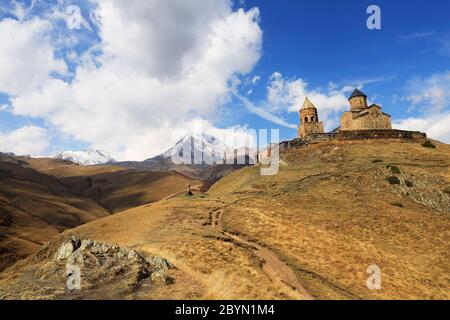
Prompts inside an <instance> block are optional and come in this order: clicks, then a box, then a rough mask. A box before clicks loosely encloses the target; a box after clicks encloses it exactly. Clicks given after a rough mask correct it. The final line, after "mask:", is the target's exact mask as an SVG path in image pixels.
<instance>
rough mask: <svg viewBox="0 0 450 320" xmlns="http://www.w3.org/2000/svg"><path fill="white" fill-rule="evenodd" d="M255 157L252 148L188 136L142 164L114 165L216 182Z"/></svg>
mask: <svg viewBox="0 0 450 320" xmlns="http://www.w3.org/2000/svg"><path fill="white" fill-rule="evenodd" d="M186 151H188V152H189V151H190V153H191V154H190V156H189V155H185V154H184V152H186ZM255 154H256V152H255V150H253V149H251V148H238V149H236V148H233V147H231V146H229V145H227V144H226V143H225V142H224V141H222V140H221V139H219V138H218V137H215V136H213V135H210V134H206V133H202V134H189V135H186V136H184V137H183V138H181V139H180V140H178V141H177V143H176V144H175V145H174V146H173V147H172V148H170V149H168V150H167V151H165V152H163V153H161V154H159V155H157V156H155V157H152V158H149V159H146V160H144V161H141V162H139V161H124V162H116V163H115V165H118V166H123V167H127V168H132V169H137V170H153V171H170V170H173V171H177V172H180V173H182V174H184V175H186V176H189V177H192V178H197V179H202V180H210V181H215V180H217V179H220V178H221V177H222V176H224V175H226V174H228V173H229V172H232V171H234V170H236V169H240V168H242V167H243V166H246V165H249V164H252V163H254V161H255Z"/></svg>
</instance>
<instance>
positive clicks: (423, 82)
mask: <svg viewBox="0 0 450 320" xmlns="http://www.w3.org/2000/svg"><path fill="white" fill-rule="evenodd" d="M407 90H408V91H409V92H410V94H409V95H407V97H406V100H407V101H409V102H410V103H411V104H412V106H413V107H414V108H415V107H420V108H421V109H422V111H423V110H427V112H441V111H442V110H444V109H445V108H448V107H449V106H450V71H446V72H443V73H437V74H433V75H431V76H430V77H427V78H417V79H414V80H411V81H409V82H408V85H407Z"/></svg>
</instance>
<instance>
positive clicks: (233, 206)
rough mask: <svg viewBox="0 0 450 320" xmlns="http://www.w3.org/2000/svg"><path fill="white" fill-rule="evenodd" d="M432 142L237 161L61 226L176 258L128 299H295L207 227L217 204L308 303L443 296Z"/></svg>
mask: <svg viewBox="0 0 450 320" xmlns="http://www.w3.org/2000/svg"><path fill="white" fill-rule="evenodd" d="M436 145H437V148H436V149H429V148H423V147H422V146H420V144H419V143H415V142H404V141H392V140H391V141H357V142H333V143H321V144H317V145H310V146H308V147H305V148H300V149H290V150H287V151H286V152H285V153H283V155H282V157H283V161H284V162H285V164H286V165H284V166H282V167H281V169H280V172H279V174H277V175H275V176H261V175H259V168H258V167H248V168H244V169H242V170H240V171H237V172H235V173H232V174H230V175H229V176H226V177H224V178H223V179H222V180H220V181H219V182H218V183H216V184H215V185H214V186H213V187H212V188H211V189H210V191H209V192H207V193H206V194H197V195H196V196H194V197H185V196H183V195H179V196H175V197H173V198H170V199H167V200H163V201H159V202H155V203H152V204H149V205H144V206H140V207H137V208H133V209H129V210H126V211H123V212H121V213H118V214H115V215H113V216H108V217H105V218H102V219H99V220H96V221H93V222H90V223H88V224H85V225H82V226H80V227H77V228H75V229H73V230H71V231H70V232H73V233H76V234H78V235H80V236H81V237H83V238H91V239H94V240H98V241H104V242H110V243H116V244H118V245H120V246H127V247H132V248H135V249H137V250H139V251H141V252H142V253H143V254H148V255H161V256H163V257H165V258H168V259H169V260H171V261H172V262H173V263H174V264H175V265H176V267H177V270H175V271H172V272H173V274H172V276H173V277H174V283H173V284H171V285H168V286H166V287H164V288H159V289H156V290H155V291H139V292H138V293H136V295H135V296H133V297H130V298H136V299H173V298H186V299H235V298H237V299H297V298H299V296H298V295H297V294H296V293H295V292H293V291H292V290H288V289H286V287H285V286H281V285H279V284H277V283H276V282H274V281H272V279H271V278H270V277H268V275H267V274H266V273H264V271H263V269H262V268H261V261H260V260H259V259H258V256H257V254H256V250H255V249H254V248H252V246H251V245H246V244H245V243H244V242H237V241H235V240H233V238H232V237H230V236H228V235H227V234H223V233H222V232H221V230H220V229H221V228H220V227H214V225H211V223H210V222H211V220H210V218H209V217H211V215H212V214H215V213H216V212H219V211H220V212H221V217H222V221H221V227H222V228H224V229H225V230H226V231H228V232H231V233H233V234H240V235H241V237H243V238H245V239H248V240H249V243H250V244H251V243H256V244H258V245H260V246H263V247H264V248H268V249H269V250H271V252H273V253H276V255H277V256H278V257H279V258H280V259H281V260H282V261H284V263H285V264H286V265H287V266H289V267H290V268H291V269H292V270H293V271H294V272H295V275H296V276H297V278H298V279H299V280H300V282H301V283H302V284H303V286H304V287H305V288H306V289H307V290H308V291H309V293H310V294H312V295H313V296H314V298H316V299H449V298H450V295H449V292H450V290H449V289H450V269H449V266H450V263H449V262H450V260H449V254H448V252H449V247H450V221H449V219H450V216H449V213H450V212H449V211H450V207H449V202H448V200H449V195H448V194H446V193H445V192H443V191H442V190H445V188H446V187H448V186H449V185H450V181H449V179H450V146H448V145H445V144H440V143H436ZM373 160H382V162H381V161H375V162H373ZM388 163H389V164H392V165H395V166H397V167H399V169H400V171H401V173H400V174H397V175H398V176H399V178H400V180H401V181H402V184H401V185H399V186H393V185H390V184H389V183H388V182H387V181H386V177H387V176H389V175H392V172H391V171H390V170H389V169H387V168H386V164H388ZM406 179H408V180H411V181H413V182H414V186H412V187H406V186H405V185H404V181H405V180H406ZM394 202H400V203H401V204H402V206H403V207H399V206H394V205H392V203H394ZM372 264H376V265H378V266H379V267H380V268H381V272H382V288H381V290H369V289H368V288H367V286H366V280H367V278H368V276H369V275H368V274H367V272H366V270H367V267H368V266H370V265H372ZM17 272H20V270H19V271H17V270H12V269H9V270H8V272H7V273H3V274H1V279H0V289H2V288H3V289H7V288H8V286H13V285H14V281H13V279H14V275H15V274H17ZM24 290H25V289H24Z"/></svg>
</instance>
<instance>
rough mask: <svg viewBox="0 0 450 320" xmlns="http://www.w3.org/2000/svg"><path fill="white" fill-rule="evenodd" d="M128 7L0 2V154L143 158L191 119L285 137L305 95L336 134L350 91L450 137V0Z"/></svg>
mask: <svg viewBox="0 0 450 320" xmlns="http://www.w3.org/2000/svg"><path fill="white" fill-rule="evenodd" d="M129 3H130V4H129V5H128V7H122V6H123V3H122V4H121V3H120V1H117V0H108V1H104V2H100V3H97V2H96V1H94V0H92V1H89V0H80V1H68V0H59V1H45V2H44V1H4V2H2V4H0V34H2V35H4V36H5V37H6V40H4V41H5V43H6V45H5V46H3V47H4V48H3V50H2V49H1V48H0V61H1V62H2V64H4V65H5V64H6V65H8V67H7V68H2V70H0V106H1V107H0V138H1V141H0V151H14V152H16V153H30V154H50V153H54V152H58V151H60V150H68V149H70V150H79V149H85V148H89V147H93V148H101V149H105V150H106V151H109V152H111V153H112V155H113V156H114V157H116V158H118V159H136V160H142V159H145V158H147V157H149V156H152V155H155V154H157V153H159V152H163V151H164V150H165V149H166V148H168V147H169V146H170V144H171V141H170V140H171V139H169V135H171V134H172V131H173V129H174V128H177V129H178V128H181V127H183V126H188V125H190V124H192V122H195V123H199V122H201V123H202V124H203V126H205V127H206V128H209V129H211V130H213V131H214V132H230V131H236V132H238V133H239V134H242V135H245V129H246V128H254V129H259V128H268V129H269V128H279V129H280V133H281V138H282V139H291V138H293V137H295V136H296V128H295V126H297V125H298V112H297V110H298V109H299V108H300V106H301V102H302V101H303V99H304V97H305V96H306V95H308V97H310V99H311V100H312V102H313V103H315V104H316V107H317V108H318V109H319V117H321V118H322V120H323V121H324V122H325V127H326V128H327V129H329V130H330V129H333V128H334V127H336V126H337V125H338V123H339V116H340V114H341V113H342V111H345V110H346V108H347V105H346V103H347V102H346V97H348V95H349V94H350V93H351V90H352V88H353V87H355V86H357V87H359V88H361V89H362V90H363V91H364V92H365V93H366V94H367V95H368V96H369V100H370V101H371V102H373V103H377V104H379V105H381V106H382V107H383V109H384V111H385V112H386V113H389V114H391V115H392V118H393V123H394V127H396V128H401V129H416V130H421V131H426V132H427V133H428V134H429V135H430V136H431V137H433V138H436V139H440V140H442V141H446V142H450V130H449V127H450V111H449V109H450V108H449V107H450V23H449V19H448V13H449V12H450V3H449V2H448V1H444V0H430V1H370V2H369V1H361V0H346V1H332V0H328V1H326V0H316V1H312V0H308V1H306V0H305V1H288V0H281V1H256V0H255V1H250V0H246V1H234V2H229V1H228V0H217V1H209V0H208V1H207V0H195V1H191V2H186V3H185V4H182V5H180V3H179V2H175V1H167V2H165V3H164V4H162V3H161V2H160V1H159V2H158V1H144V0H132V1H130V2H129ZM371 4H376V5H378V6H379V7H380V9H381V30H369V29H368V28H367V26H366V20H367V18H368V17H369V14H367V13H366V9H367V7H368V6H369V5H371ZM74 5H75V6H76V8H79V9H80V11H79V15H78V12H77V11H76V10H75V9H73V8H74V7H71V6H74ZM68 19H72V20H69V22H68ZM70 23H72V24H70ZM36 52H37V53H39V54H35V53H36ZM1 73H3V75H1Z"/></svg>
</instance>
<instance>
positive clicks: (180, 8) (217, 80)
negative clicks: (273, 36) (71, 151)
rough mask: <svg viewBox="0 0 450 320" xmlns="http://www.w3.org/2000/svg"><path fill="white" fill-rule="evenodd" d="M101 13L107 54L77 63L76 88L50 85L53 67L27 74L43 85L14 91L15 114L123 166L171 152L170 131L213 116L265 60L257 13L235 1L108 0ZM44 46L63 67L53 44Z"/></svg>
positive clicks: (101, 5) (56, 82)
mask: <svg viewBox="0 0 450 320" xmlns="http://www.w3.org/2000/svg"><path fill="white" fill-rule="evenodd" d="M96 16H98V17H100V19H101V21H100V23H99V28H100V29H99V30H100V33H99V35H100V37H101V44H100V45H99V49H100V50H101V52H102V54H101V55H100V56H97V57H94V56H93V55H92V54H91V51H88V52H87V53H86V54H84V55H83V56H82V57H79V59H78V61H80V62H79V63H80V64H79V65H78V67H77V70H76V75H75V78H74V80H73V81H72V82H71V83H70V84H69V83H65V82H63V81H61V80H57V79H51V80H49V79H47V78H46V77H45V76H46V75H47V73H48V70H49V69H52V68H50V67H49V66H48V63H47V67H42V70H40V69H39V70H36V71H35V70H34V69H31V72H28V73H29V74H31V75H35V74H37V75H42V76H41V77H40V80H41V81H36V82H38V83H39V82H41V83H42V85H40V86H32V87H31V88H27V90H24V88H23V87H19V88H20V89H21V90H18V89H15V90H9V91H8V92H13V91H14V93H16V96H15V97H14V98H13V99H12V100H11V101H12V103H11V104H12V108H13V113H14V114H17V115H25V116H34V117H42V118H44V119H45V120H48V121H49V122H50V123H51V124H52V125H54V126H55V127H56V128H57V129H58V130H60V132H62V133H64V134H69V135H70V136H72V137H73V138H75V139H79V140H82V141H86V142H88V143H89V144H91V146H93V147H96V148H99V149H104V150H108V151H110V152H111V154H112V155H113V156H114V157H115V158H116V159H119V160H123V159H133V160H142V159H145V158H147V157H149V156H151V155H154V154H156V153H158V152H161V151H164V149H165V148H167V147H169V146H170V145H168V141H167V140H168V139H167V137H168V136H169V135H170V132H171V131H172V130H174V129H175V128H177V127H180V126H184V125H186V123H189V121H190V120H191V119H195V118H199V117H200V118H208V117H210V116H212V115H214V113H215V111H216V109H217V107H218V106H220V105H221V103H222V102H223V101H225V99H226V98H227V95H228V94H229V92H230V90H231V88H232V83H231V81H230V80H232V79H233V78H234V77H235V76H236V75H240V74H247V73H249V72H250V71H251V70H252V68H253V67H254V65H255V63H256V62H257V61H258V60H259V58H260V55H261V42H262V31H261V29H260V27H259V25H258V22H259V11H258V10H257V9H251V10H249V11H244V10H242V9H239V10H238V11H232V9H231V3H230V2H229V1H228V0H216V1H210V0H193V1H175V0H171V1H159V0H152V1H148V0H132V1H126V2H124V1H122V0H105V1H98V8H97V10H96ZM2 23H3V21H2ZM14 23H16V24H19V23H18V22H14ZM28 23H31V22H28ZM23 26H24V24H20V26H19V27H23ZM37 34H38V33H37ZM11 42H12V41H11ZM39 44H40V45H41V47H40V48H42V46H44V48H47V49H48V50H46V54H45V55H44V54H43V56H46V57H47V59H48V60H49V61H53V62H55V60H54V58H53V52H52V51H51V48H50V47H49V46H48V43H46V42H45V41H44V39H41V41H40V42H39ZM2 49H3V47H2V48H1V49H0V50H2ZM30 54H34V52H33V50H31V51H30ZM0 56H1V55H0ZM5 59H6V60H5V61H7V62H8V63H11V59H10V56H9V55H8V56H5ZM71 59H72V60H74V59H75V57H74V56H73V54H72V53H71ZM75 60H76V59H75ZM12 64H13V65H15V67H14V68H15V69H17V68H18V67H17V66H16V65H19V66H20V63H19V62H18V61H13V63H12ZM30 64H32V66H30V68H33V67H35V65H36V64H37V65H39V61H36V60H32V62H30ZM41 65H42V64H41ZM44 65H45V63H44ZM53 65H54V64H50V66H53ZM22 73H24V72H22ZM2 75H3V73H2ZM10 77H12V74H11V75H10ZM12 78H13V79H16V78H18V77H12ZM2 83H3V81H2ZM0 86H1V84H0ZM19 93H20V94H19Z"/></svg>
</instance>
